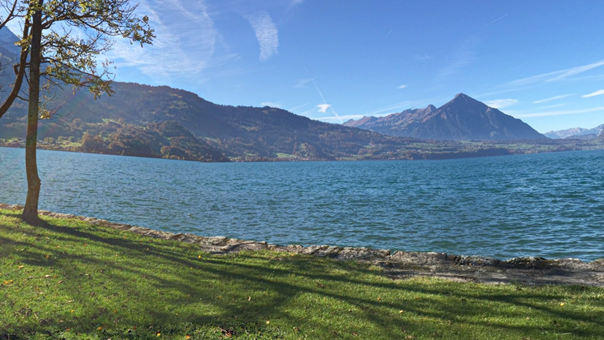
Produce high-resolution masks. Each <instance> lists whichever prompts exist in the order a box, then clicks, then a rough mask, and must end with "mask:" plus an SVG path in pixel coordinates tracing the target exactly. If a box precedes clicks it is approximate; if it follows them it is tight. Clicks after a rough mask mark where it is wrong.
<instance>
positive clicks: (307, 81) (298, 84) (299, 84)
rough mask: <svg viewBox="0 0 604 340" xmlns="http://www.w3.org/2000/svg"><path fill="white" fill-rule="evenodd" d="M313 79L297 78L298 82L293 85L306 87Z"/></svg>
mask: <svg viewBox="0 0 604 340" xmlns="http://www.w3.org/2000/svg"><path fill="white" fill-rule="evenodd" d="M313 80H314V79H313V78H306V79H300V80H298V83H297V84H296V85H294V87H296V88H304V87H306V84H308V83H310V82H311V81H313Z"/></svg>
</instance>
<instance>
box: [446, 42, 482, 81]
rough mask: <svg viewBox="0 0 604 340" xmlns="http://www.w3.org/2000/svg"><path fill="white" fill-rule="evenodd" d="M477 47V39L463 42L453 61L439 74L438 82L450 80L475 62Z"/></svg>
mask: <svg viewBox="0 0 604 340" xmlns="http://www.w3.org/2000/svg"><path fill="white" fill-rule="evenodd" d="M476 45H478V39H477V38H475V37H472V38H470V39H467V40H465V41H464V42H462V43H461V45H460V46H459V47H458V49H457V50H456V51H455V53H454V54H453V59H452V61H451V62H450V63H449V64H447V65H446V66H445V67H443V68H442V69H440V71H439V72H438V75H437V79H436V80H437V82H442V81H444V80H447V79H449V78H450V77H451V76H453V75H455V74H457V73H458V72H459V71H460V70H461V69H462V68H463V67H464V66H466V65H468V64H470V63H471V62H472V61H473V60H474V50H475V49H476Z"/></svg>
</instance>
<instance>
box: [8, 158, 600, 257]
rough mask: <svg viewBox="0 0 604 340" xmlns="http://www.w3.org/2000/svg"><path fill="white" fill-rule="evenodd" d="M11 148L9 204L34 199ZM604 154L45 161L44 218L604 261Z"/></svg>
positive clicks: (301, 241)
mask: <svg viewBox="0 0 604 340" xmlns="http://www.w3.org/2000/svg"><path fill="white" fill-rule="evenodd" d="M22 158H23V150H19V149H7V148H0V187H1V188H2V189H1V190H0V201H2V202H7V203H22V202H23V201H24V200H25V189H26V184H25V174H24V165H23V160H22ZM602 164H604V152H602V151H590V152H571V153H552V154H540V155H522V156H507V157H493V158H478V159H461V160H447V161H412V162H409V161H372V162H309V163H243V164H242V163H233V164H202V163H195V162H182V161H170V160H160V159H147V158H134V157H119V156H105V155H91V154H77V153H64V152H52V151H40V152H39V165H40V177H41V178H42V181H43V183H42V193H41V200H40V203H41V204H40V205H41V208H42V209H47V210H53V211H60V212H65V213H74V214H79V215H86V216H95V217H99V218H104V219H108V220H112V221H116V222H122V223H129V224H135V225H141V226H145V227H150V228H155V229H161V230H166V231H172V232H192V233H197V234H201V235H224V236H228V237H235V238H245V239H256V240H266V241H269V242H274V243H281V244H293V243H296V244H306V245H308V244H331V245H340V246H370V247H376V248H386V249H398V250H407V251H411V250H416V251H442V252H448V253H455V254H468V255H470V254H472V255H474V254H476V255H485V256H495V257H499V258H509V257H516V256H544V257H578V258H581V259H583V260H593V259H596V258H601V257H604V254H603V249H602V246H601V245H602V244H604V229H603V227H604V223H603V222H602V221H603V220H604V219H603V217H604V186H602V185H601V184H602V183H603V182H604V169H603V167H602Z"/></svg>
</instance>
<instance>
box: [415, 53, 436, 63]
mask: <svg viewBox="0 0 604 340" xmlns="http://www.w3.org/2000/svg"><path fill="white" fill-rule="evenodd" d="M428 59H432V57H431V56H429V55H428V54H427V53H424V55H420V54H416V55H415V60H417V61H424V60H428Z"/></svg>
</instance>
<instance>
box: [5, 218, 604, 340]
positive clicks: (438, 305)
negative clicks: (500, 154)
mask: <svg viewBox="0 0 604 340" xmlns="http://www.w3.org/2000/svg"><path fill="white" fill-rule="evenodd" d="M18 216H19V214H18V212H16V211H14V210H13V211H11V210H0V244H1V245H2V246H1V247H0V285H1V286H0V296H2V299H0V339H9V338H10V339H13V338H26V339H27V338H40V339H44V338H57V339H60V338H65V339H76V338H92V339H106V338H114V339H128V338H130V339H145V338H154V339H161V338H167V339H188V338H191V339H196V338H200V339H202V338H204V339H205V338H215V339H220V338H229V337H234V338H241V339H246V338H247V339H258V338H285V339H304V338H308V339H332V338H338V337H341V338H361V339H401V338H402V339H405V338H407V339H433V338H445V339H508V338H509V339H522V338H530V339H546V338H547V339H549V338H552V337H555V336H557V335H561V336H565V337H567V338H573V339H576V338H581V339H583V338H585V339H597V338H600V336H601V334H604V326H603V325H602V323H601V321H602V319H603V317H604V289H602V288H596V287H580V286H540V287H528V286H520V285H501V286H489V285H483V284H473V283H459V282H451V281H444V280H437V279H426V278H416V279H410V280H391V279H389V278H387V277H385V276H383V275H382V272H381V268H379V267H376V266H371V265H369V264H363V263H358V262H354V261H333V260H330V259H326V258H316V257H311V256H306V255H300V254H289V253H279V252H270V251H263V252H242V253H237V254H230V255H226V256H214V255H209V254H207V253H203V252H200V251H199V248H198V247H197V246H195V245H193V244H186V243H179V242H174V241H167V240H159V239H153V238H149V237H144V236H141V235H137V234H133V233H130V232H124V231H119V230H115V229H110V228H107V227H102V226H97V225H91V224H88V223H86V222H84V221H81V220H77V219H56V218H48V217H44V219H45V221H46V224H45V225H43V226H41V227H33V226H30V225H28V224H25V223H23V222H22V221H21V220H20V219H19V217H18Z"/></svg>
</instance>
